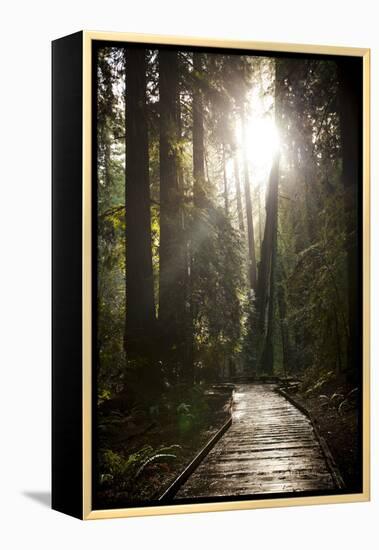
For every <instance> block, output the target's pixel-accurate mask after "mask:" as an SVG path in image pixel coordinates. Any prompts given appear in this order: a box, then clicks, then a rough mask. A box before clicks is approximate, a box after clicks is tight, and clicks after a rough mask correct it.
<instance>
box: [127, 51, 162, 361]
mask: <svg viewBox="0 0 379 550" xmlns="http://www.w3.org/2000/svg"><path fill="white" fill-rule="evenodd" d="M125 120H126V168H125V182H126V189H125V211H126V325H125V346H126V351H127V353H128V354H134V353H136V354H141V353H142V354H145V353H146V350H147V349H149V348H150V347H151V342H150V339H151V338H152V336H153V333H154V325H155V308H154V287H153V266H152V256H151V219H150V189H149V152H148V131H147V120H146V57H145V50H144V49H142V48H141V49H139V48H130V49H128V50H127V54H126V116H125Z"/></svg>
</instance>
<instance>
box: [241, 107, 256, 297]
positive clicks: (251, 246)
mask: <svg viewBox="0 0 379 550" xmlns="http://www.w3.org/2000/svg"><path fill="white" fill-rule="evenodd" d="M241 123H242V134H243V136H242V139H243V174H244V187H245V202H246V221H247V243H248V250H249V272H248V273H249V284H250V289H252V290H254V291H255V290H256V288H257V263H256V259H255V240H254V222H253V210H252V206H251V191H250V177H249V162H248V153H247V143H246V121H245V109H244V107H243V105H242V107H241Z"/></svg>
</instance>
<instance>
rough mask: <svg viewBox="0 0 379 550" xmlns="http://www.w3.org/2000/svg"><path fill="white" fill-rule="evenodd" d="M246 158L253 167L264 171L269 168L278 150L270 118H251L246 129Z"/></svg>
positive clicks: (276, 135) (277, 135)
mask: <svg viewBox="0 0 379 550" xmlns="http://www.w3.org/2000/svg"><path fill="white" fill-rule="evenodd" d="M246 148H247V151H246V153H247V156H248V158H249V159H250V161H251V163H252V164H253V165H256V166H258V167H259V168H262V169H266V168H269V167H270V166H271V163H272V161H273V158H274V156H275V154H276V153H277V152H278V149H279V134H278V130H277V127H276V124H275V122H274V120H273V118H271V117H262V118H251V119H250V120H249V123H248V125H247V127H246Z"/></svg>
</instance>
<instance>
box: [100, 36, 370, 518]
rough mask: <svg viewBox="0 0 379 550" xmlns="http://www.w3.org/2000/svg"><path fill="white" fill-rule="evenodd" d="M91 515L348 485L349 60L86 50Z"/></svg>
mask: <svg viewBox="0 0 379 550" xmlns="http://www.w3.org/2000/svg"><path fill="white" fill-rule="evenodd" d="M93 63H94V69H93V159H94V162H93V166H94V170H93V242H94V250H93V256H94V262H93V270H94V272H93V278H94V282H95V284H94V285H93V286H94V290H93V292H94V296H93V304H94V327H93V380H94V399H93V426H94V430H93V490H92V493H93V506H94V508H95V509H104V508H125V507H138V506H146V505H151V506H154V505H157V504H181V503H194V502H195V503H196V502H217V501H222V500H243V499H250V500H251V499H265V498H273V497H275V498H283V497H289V496H306V495H329V494H338V493H358V492H361V491H362V442H361V435H362V425H361V422H362V419H361V416H362V415H361V410H362V278H361V271H362V247H361V241H362V213H361V207H362V158H361V157H362V155H361V149H362V59H361V58H358V57H357V58H354V57H344V56H331V55H306V54H290V53H288V54H285V53H273V52H264V51H240V50H233V49H221V48H219V49H216V48H209V49H206V48H194V47H175V46H163V45H162V46H159V45H152V44H146V45H144V44H131V43H130V44H129V43H112V42H110V43H107V42H97V43H95V46H94V61H93Z"/></svg>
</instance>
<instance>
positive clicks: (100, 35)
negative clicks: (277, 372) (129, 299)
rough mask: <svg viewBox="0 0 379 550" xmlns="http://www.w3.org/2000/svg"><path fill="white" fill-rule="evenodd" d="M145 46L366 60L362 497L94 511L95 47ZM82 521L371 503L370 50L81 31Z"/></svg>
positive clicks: (177, 505) (334, 496) (364, 102)
mask: <svg viewBox="0 0 379 550" xmlns="http://www.w3.org/2000/svg"><path fill="white" fill-rule="evenodd" d="M94 40H99V41H100V40H104V41H113V42H137V43H138V42H142V43H151V44H171V45H175V46H201V47H216V48H217V47H222V48H230V49H234V48H236V49H246V50H247V49H252V50H253V49H255V50H265V51H273V52H291V53H309V54H329V55H348V56H356V57H361V58H362V59H363V455H364V456H363V491H362V493H358V494H346V495H330V496H314V497H313V496H312V497H288V498H280V499H278V498H276V499H274V498H272V499H267V500H244V501H233V502H222V503H201V504H176V505H175V504H174V505H165V506H151V507H148V506H146V507H141V508H119V509H110V510H92V507H91V496H92V494H91V492H92V465H91V461H92V452H91V448H92V425H91V424H92V422H91V406H92V404H91V384H92V373H91V370H92V369H91V363H92V357H91V355H92V342H91V322H92V309H91V308H92V304H91V284H92V268H91V261H92V259H91V227H92V225H91V224H92V220H91V186H92V183H91V182H92V179H91V178H92V175H91V100H92V98H91V82H92V79H91V74H92V41H94ZM82 229H83V232H82V235H83V242H82V244H83V258H82V259H83V264H82V275H83V289H82V298H83V304H82V305H83V319H82V334H83V357H82V362H83V364H82V367H83V374H82V376H83V411H82V414H83V418H82V427H83V519H86V520H87V519H105V518H121V517H133V516H145V515H163V514H185V513H194V512H216V511H222V510H246V509H254V508H270V507H283V506H301V505H302V506H304V505H312V504H333V503H342V502H364V501H368V500H370V417H369V412H370V379H369V365H370V49H368V48H350V47H336V46H315V45H300V44H282V43H271V42H246V41H234V40H233V41H227V40H220V39H209V38H198V37H197V38H191V37H178V36H160V35H147V34H130V33H113V32H97V31H83V228H82Z"/></svg>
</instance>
